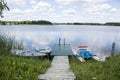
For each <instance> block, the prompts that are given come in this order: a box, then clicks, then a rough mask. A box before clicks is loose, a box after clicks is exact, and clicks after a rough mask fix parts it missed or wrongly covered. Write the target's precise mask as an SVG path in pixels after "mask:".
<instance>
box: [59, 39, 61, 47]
mask: <svg viewBox="0 0 120 80" xmlns="http://www.w3.org/2000/svg"><path fill="white" fill-rule="evenodd" d="M60 44H61V38H59V46H60Z"/></svg>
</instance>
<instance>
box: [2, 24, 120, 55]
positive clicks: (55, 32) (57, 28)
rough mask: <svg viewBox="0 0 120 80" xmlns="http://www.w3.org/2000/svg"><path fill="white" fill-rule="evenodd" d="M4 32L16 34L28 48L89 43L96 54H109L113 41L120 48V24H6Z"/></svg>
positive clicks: (3, 28) (9, 34)
mask: <svg viewBox="0 0 120 80" xmlns="http://www.w3.org/2000/svg"><path fill="white" fill-rule="evenodd" d="M0 31H1V32H2V33H7V34H8V36H14V37H15V40H16V41H19V42H22V43H23V44H24V46H25V47H26V48H27V49H34V48H35V47H37V46H41V45H47V46H50V47H53V46H54V44H58V42H59V38H61V43H64V39H65V42H66V43H68V44H71V46H72V47H77V46H79V45H87V46H89V48H90V49H91V51H92V52H93V53H94V54H97V55H99V56H108V55H110V54H111V47H112V43H113V42H115V43H116V53H117V52H118V51H119V48H120V37H119V34H120V26H118V27H116V26H88V25H45V26H44V25H25V26H23V25H21V26H20V25H15V26H13V25H12V26H11V25H6V26H0Z"/></svg>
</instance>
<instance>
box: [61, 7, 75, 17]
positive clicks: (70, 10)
mask: <svg viewBox="0 0 120 80" xmlns="http://www.w3.org/2000/svg"><path fill="white" fill-rule="evenodd" d="M62 13H63V15H65V16H69V15H74V14H75V13H76V10H74V9H68V10H63V12H62Z"/></svg>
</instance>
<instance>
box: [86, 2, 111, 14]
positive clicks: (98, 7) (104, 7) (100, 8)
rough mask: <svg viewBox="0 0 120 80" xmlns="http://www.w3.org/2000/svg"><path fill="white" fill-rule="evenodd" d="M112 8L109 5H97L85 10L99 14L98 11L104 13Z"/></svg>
mask: <svg viewBox="0 0 120 80" xmlns="http://www.w3.org/2000/svg"><path fill="white" fill-rule="evenodd" d="M111 8H112V6H111V5H109V4H106V3H105V4H99V5H93V6H91V7H88V8H86V9H85V10H86V12H92V13H93V12H100V11H104V10H108V9H111Z"/></svg>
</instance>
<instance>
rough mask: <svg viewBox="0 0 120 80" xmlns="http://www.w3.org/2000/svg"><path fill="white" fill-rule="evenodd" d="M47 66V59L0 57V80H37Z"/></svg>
mask: <svg viewBox="0 0 120 80" xmlns="http://www.w3.org/2000/svg"><path fill="white" fill-rule="evenodd" d="M49 66H50V62H49V61H48V60H47V59H44V60H40V59H35V58H26V57H16V56H10V55H9V56H0V80H37V77H38V75H39V74H41V73H44V72H45V71H46V69H47V68H48V67H49Z"/></svg>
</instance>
